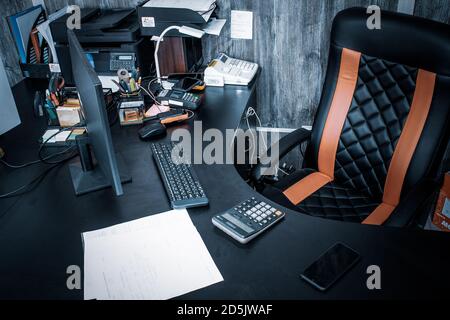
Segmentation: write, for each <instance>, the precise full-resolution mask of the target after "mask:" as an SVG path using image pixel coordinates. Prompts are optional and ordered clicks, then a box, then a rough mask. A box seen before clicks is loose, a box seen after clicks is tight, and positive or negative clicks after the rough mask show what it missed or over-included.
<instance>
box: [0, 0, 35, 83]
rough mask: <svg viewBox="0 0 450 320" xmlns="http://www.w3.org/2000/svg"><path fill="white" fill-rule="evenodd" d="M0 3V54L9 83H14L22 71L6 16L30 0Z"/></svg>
mask: <svg viewBox="0 0 450 320" xmlns="http://www.w3.org/2000/svg"><path fill="white" fill-rule="evenodd" d="M0 3H1V5H0V16H1V21H0V30H2V31H1V33H0V56H1V59H2V61H3V64H4V65H5V70H6V74H7V76H8V80H9V84H10V85H11V86H13V85H15V84H16V83H17V82H19V81H21V80H22V72H21V71H20V67H19V55H18V53H17V48H16V46H15V44H14V40H13V38H12V36H11V32H10V29H9V26H8V22H7V19H6V17H7V16H10V15H13V14H15V13H16V12H19V11H22V10H24V9H26V8H28V7H30V6H31V5H32V2H31V0H19V1H6V0H2V1H1V2H0Z"/></svg>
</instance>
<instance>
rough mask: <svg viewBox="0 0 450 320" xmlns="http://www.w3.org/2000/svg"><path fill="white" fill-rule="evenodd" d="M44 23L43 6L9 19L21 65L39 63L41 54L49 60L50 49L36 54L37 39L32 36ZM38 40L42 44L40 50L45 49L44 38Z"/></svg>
mask: <svg viewBox="0 0 450 320" xmlns="http://www.w3.org/2000/svg"><path fill="white" fill-rule="evenodd" d="M44 21H45V11H44V9H43V8H42V6H41V5H38V6H34V7H31V8H29V9H27V10H24V11H22V12H19V13H17V14H15V15H12V16H9V17H8V24H9V27H10V29H11V33H12V35H13V38H14V42H15V43H16V47H17V51H18V52H19V57H20V62H21V63H38V56H41V54H42V56H45V57H46V58H48V49H46V50H42V52H39V53H38V52H36V50H38V47H36V44H37V43H36V42H35V41H36V38H35V36H33V35H32V31H33V30H34V29H35V28H36V26H37V25H38V24H40V23H42V22H44ZM32 38H33V41H32ZM38 38H39V39H37V41H38V43H39V44H40V48H39V49H44V48H42V44H43V39H42V37H39V36H38ZM30 43H31V44H30ZM47 63H48V61H47Z"/></svg>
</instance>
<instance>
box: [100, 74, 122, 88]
mask: <svg viewBox="0 0 450 320" xmlns="http://www.w3.org/2000/svg"><path fill="white" fill-rule="evenodd" d="M98 78H99V79H100V82H101V83H102V87H103V89H111V90H112V92H117V91H119V87H118V86H117V84H115V83H114V82H113V81H112V80H116V81H117V76H98Z"/></svg>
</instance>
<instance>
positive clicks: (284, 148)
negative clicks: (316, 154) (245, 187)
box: [251, 128, 311, 182]
mask: <svg viewBox="0 0 450 320" xmlns="http://www.w3.org/2000/svg"><path fill="white" fill-rule="evenodd" d="M310 138H311V131H309V130H305V129H302V128H300V129H297V130H295V131H293V132H291V133H289V134H288V135H287V136H284V137H283V138H281V139H280V140H279V141H278V142H276V143H274V144H273V145H272V146H271V147H270V148H269V149H268V150H267V152H266V155H265V156H263V158H262V159H261V161H259V163H258V164H257V165H256V166H255V167H254V168H253V169H252V174H251V175H252V178H253V181H255V182H257V181H260V180H261V178H262V177H263V176H264V175H265V173H266V172H267V171H268V170H272V169H274V168H273V167H274V166H277V165H278V164H279V161H280V159H281V158H283V157H284V156H285V155H286V154H288V153H289V152H290V151H291V150H292V149H294V148H295V147H296V146H299V145H300V144H302V143H303V142H305V141H309V139H310ZM276 148H278V154H277V155H272V151H273V149H275V150H276Z"/></svg>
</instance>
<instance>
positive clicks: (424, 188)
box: [384, 180, 440, 228]
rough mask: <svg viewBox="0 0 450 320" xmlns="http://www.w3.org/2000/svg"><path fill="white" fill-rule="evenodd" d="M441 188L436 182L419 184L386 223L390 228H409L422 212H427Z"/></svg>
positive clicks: (429, 181)
mask: <svg viewBox="0 0 450 320" xmlns="http://www.w3.org/2000/svg"><path fill="white" fill-rule="evenodd" d="M439 188H440V185H439V183H437V182H436V181H431V180H426V181H422V182H419V183H418V184H417V185H416V186H415V187H414V188H413V189H412V190H411V191H410V192H409V193H408V194H407V195H406V196H405V197H404V198H403V199H402V200H401V201H400V203H399V204H398V205H397V207H396V208H395V210H394V211H393V212H392V214H391V216H390V217H389V219H388V220H387V221H386V222H385V223H384V225H385V226H389V227H399V228H403V227H408V226H411V224H412V223H414V221H415V218H417V216H418V213H419V212H420V211H421V210H427V209H428V208H429V205H430V201H431V200H432V199H433V197H434V195H435V192H436V191H438V190H439Z"/></svg>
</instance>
